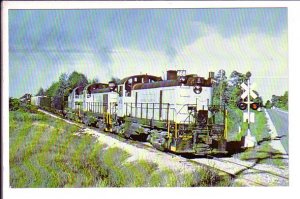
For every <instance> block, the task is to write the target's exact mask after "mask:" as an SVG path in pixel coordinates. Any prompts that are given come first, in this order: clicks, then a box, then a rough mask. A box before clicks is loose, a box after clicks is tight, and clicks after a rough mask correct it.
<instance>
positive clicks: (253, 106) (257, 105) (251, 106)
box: [250, 103, 259, 110]
mask: <svg viewBox="0 0 300 199" xmlns="http://www.w3.org/2000/svg"><path fill="white" fill-rule="evenodd" d="M250 108H251V109H252V110H257V109H258V108H259V104H258V103H252V104H250Z"/></svg>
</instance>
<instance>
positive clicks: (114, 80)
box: [110, 77, 121, 84]
mask: <svg viewBox="0 0 300 199" xmlns="http://www.w3.org/2000/svg"><path fill="white" fill-rule="evenodd" d="M110 81H111V82H115V83H116V84H119V83H120V82H121V80H120V79H119V78H117V77H112V78H111V79H110Z"/></svg>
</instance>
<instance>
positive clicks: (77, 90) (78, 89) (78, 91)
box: [73, 86, 84, 95]
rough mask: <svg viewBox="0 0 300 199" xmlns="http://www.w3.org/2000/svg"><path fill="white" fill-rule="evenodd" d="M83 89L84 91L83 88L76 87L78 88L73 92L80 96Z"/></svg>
mask: <svg viewBox="0 0 300 199" xmlns="http://www.w3.org/2000/svg"><path fill="white" fill-rule="evenodd" d="M83 89H84V87H83V86H78V87H76V88H74V90H73V92H75V93H76V94H78V95H80V94H82V93H83Z"/></svg>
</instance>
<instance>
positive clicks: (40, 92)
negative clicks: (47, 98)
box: [35, 88, 46, 96]
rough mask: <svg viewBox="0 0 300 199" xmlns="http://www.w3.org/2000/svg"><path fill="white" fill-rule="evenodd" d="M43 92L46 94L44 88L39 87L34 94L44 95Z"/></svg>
mask: <svg viewBox="0 0 300 199" xmlns="http://www.w3.org/2000/svg"><path fill="white" fill-rule="evenodd" d="M45 94H46V92H45V91H44V89H43V88H40V89H39V91H38V92H37V94H36V95H35V96H44V95H45Z"/></svg>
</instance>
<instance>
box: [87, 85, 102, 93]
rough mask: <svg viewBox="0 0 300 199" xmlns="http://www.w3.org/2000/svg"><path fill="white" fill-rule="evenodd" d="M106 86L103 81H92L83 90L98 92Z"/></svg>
mask: <svg viewBox="0 0 300 199" xmlns="http://www.w3.org/2000/svg"><path fill="white" fill-rule="evenodd" d="M107 87H108V84H104V83H93V84H89V85H87V86H86V87H85V88H84V90H85V91H87V92H88V93H99V92H102V91H101V90H103V89H105V88H107Z"/></svg>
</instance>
